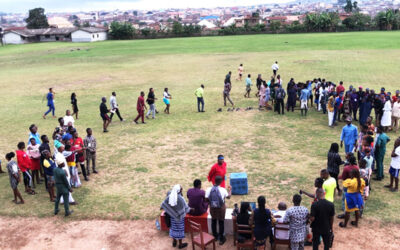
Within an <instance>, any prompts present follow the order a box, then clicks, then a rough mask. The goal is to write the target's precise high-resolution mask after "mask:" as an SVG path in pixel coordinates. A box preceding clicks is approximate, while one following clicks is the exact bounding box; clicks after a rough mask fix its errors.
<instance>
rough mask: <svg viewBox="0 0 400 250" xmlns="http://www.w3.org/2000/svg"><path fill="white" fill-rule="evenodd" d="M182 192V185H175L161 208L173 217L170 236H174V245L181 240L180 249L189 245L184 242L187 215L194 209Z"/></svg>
mask: <svg viewBox="0 0 400 250" xmlns="http://www.w3.org/2000/svg"><path fill="white" fill-rule="evenodd" d="M182 192H183V190H182V186H181V185H179V184H177V185H175V186H174V187H173V188H172V190H171V191H169V192H168V194H167V198H165V200H164V201H163V203H162V204H161V208H162V209H163V210H164V211H165V213H167V214H168V215H169V216H170V218H171V227H170V229H169V237H171V238H172V246H173V247H176V246H177V245H178V242H179V245H178V248H179V249H183V248H186V247H187V245H188V243H182V240H183V239H184V238H185V216H186V214H187V213H189V212H190V211H191V210H192V209H191V208H190V207H189V206H188V205H187V203H186V201H185V199H184V198H183V196H182Z"/></svg>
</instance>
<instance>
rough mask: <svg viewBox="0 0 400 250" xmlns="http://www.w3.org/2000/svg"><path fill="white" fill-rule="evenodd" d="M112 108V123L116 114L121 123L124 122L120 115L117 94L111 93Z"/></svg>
mask: <svg viewBox="0 0 400 250" xmlns="http://www.w3.org/2000/svg"><path fill="white" fill-rule="evenodd" d="M110 107H111V115H110V121H112V118H113V116H114V113H116V114H117V115H118V118H119V120H120V121H121V122H122V121H124V119H123V118H122V117H121V114H120V113H119V108H118V103H117V94H116V93H115V92H112V93H111V96H110Z"/></svg>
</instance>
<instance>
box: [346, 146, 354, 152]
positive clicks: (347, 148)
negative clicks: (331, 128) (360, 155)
mask: <svg viewBox="0 0 400 250" xmlns="http://www.w3.org/2000/svg"><path fill="white" fill-rule="evenodd" d="M353 148H354V144H344V151H345V152H346V153H350V152H352V151H353Z"/></svg>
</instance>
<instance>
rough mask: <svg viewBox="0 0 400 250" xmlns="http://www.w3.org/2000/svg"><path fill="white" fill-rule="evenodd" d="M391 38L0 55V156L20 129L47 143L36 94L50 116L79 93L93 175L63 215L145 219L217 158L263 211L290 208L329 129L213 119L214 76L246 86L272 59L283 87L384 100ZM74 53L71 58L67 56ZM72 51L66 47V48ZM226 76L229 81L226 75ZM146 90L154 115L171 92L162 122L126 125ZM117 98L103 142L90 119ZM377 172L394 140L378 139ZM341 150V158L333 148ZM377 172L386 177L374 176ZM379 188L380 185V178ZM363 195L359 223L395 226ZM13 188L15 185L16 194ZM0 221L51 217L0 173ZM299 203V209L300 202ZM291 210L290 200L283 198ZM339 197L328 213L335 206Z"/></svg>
mask: <svg viewBox="0 0 400 250" xmlns="http://www.w3.org/2000/svg"><path fill="white" fill-rule="evenodd" d="M399 40H400V32H363V33H337V34H334V33H331V34H299V35H297V34H290V35H254V36H232V37H204V38H182V39H165V40H140V41H106V42H99V43H92V44H87V43H85V44H73V43H42V44H29V45H22V46H6V47H1V48H0V88H1V91H0V99H1V100H3V102H2V105H1V106H0V117H1V120H0V132H1V137H0V157H1V158H0V159H1V160H2V161H3V168H4V167H5V165H6V163H5V159H4V155H5V153H7V152H9V151H13V150H15V149H16V145H17V143H18V142H19V141H27V138H28V133H29V131H28V127H29V125H30V124H32V123H35V124H37V125H38V127H39V133H40V134H47V135H50V134H51V133H52V131H53V129H54V127H56V125H57V121H56V119H52V118H48V119H46V120H43V119H42V118H41V116H42V114H43V112H44V111H45V110H46V103H45V102H44V101H43V97H44V95H45V94H46V93H47V89H48V88H49V87H53V88H54V90H55V91H56V93H57V94H56V103H55V105H56V113H57V116H63V115H64V112H65V110H66V109H68V108H70V104H69V97H70V94H71V93H72V92H75V93H76V94H77V96H78V103H79V108H80V119H79V120H78V121H77V122H76V126H77V128H78V131H79V132H80V135H81V136H82V137H83V136H84V129H86V128H87V127H91V128H93V129H94V135H95V136H96V138H97V141H98V154H99V155H98V168H99V171H100V174H98V175H97V176H95V177H93V176H91V177H92V179H91V180H90V182H89V183H84V184H83V186H82V187H81V188H79V189H76V190H75V191H74V197H75V199H76V200H77V201H78V202H79V203H80V204H79V205H78V206H77V207H75V208H74V210H75V214H74V216H73V217H74V218H79V219H82V218H109V219H128V218H134V219H136V218H144V219H150V218H154V217H156V215H157V214H158V213H159V205H160V203H161V201H162V200H163V198H164V196H165V193H166V192H167V190H168V189H169V188H170V187H172V186H173V185H174V184H176V183H180V184H182V186H183V187H184V190H185V191H186V190H187V189H188V188H189V187H191V183H192V181H193V179H195V178H200V179H202V180H203V181H204V184H203V186H205V187H208V186H210V184H209V183H206V182H205V181H206V176H207V173H208V170H209V168H210V167H211V165H212V164H213V163H214V162H215V161H216V156H217V155H218V154H220V153H222V154H224V155H225V156H226V161H227V163H228V172H237V171H246V172H247V173H248V176H249V188H250V193H249V195H248V196H245V197H242V196H235V197H233V198H232V199H231V200H230V201H229V202H228V205H229V206H233V204H234V203H236V202H239V201H241V200H247V201H251V200H255V199H256V197H257V196H258V195H261V194H262V195H265V196H266V197H267V204H268V206H269V207H274V208H275V207H276V206H277V203H278V202H279V201H281V200H284V201H287V202H289V201H290V200H291V196H292V195H293V194H294V193H295V192H297V191H298V190H299V189H305V190H310V191H311V190H312V188H313V180H314V178H315V177H316V176H317V175H318V174H319V170H320V169H322V168H324V167H326V153H327V150H328V149H329V145H330V143H332V142H334V141H336V142H338V141H339V136H340V126H339V127H338V128H335V129H330V128H328V126H327V117H326V116H324V115H322V114H320V113H317V112H314V111H312V112H310V115H309V116H308V117H307V118H306V119H304V118H301V117H300V114H299V111H297V112H295V113H289V114H287V115H285V116H277V115H276V114H274V113H273V112H268V113H267V112H259V111H247V112H245V111H242V112H234V113H228V112H223V113H217V112H216V110H217V109H218V108H219V107H222V90H223V79H224V77H225V74H226V73H227V72H228V71H229V70H231V71H233V72H234V73H235V72H236V68H237V66H238V65H239V64H240V63H243V64H244V67H245V71H246V74H247V73H251V74H252V75H253V79H255V77H256V75H257V74H258V73H261V74H263V77H264V78H268V77H269V75H270V66H271V64H272V63H273V62H274V61H275V60H278V61H279V64H280V67H281V70H280V72H279V73H280V74H281V76H282V78H283V80H284V82H285V84H284V85H285V86H286V82H287V81H288V80H289V79H290V78H291V77H294V78H295V79H296V80H297V81H305V80H307V79H311V78H314V77H323V78H326V79H329V80H332V81H334V82H338V81H340V80H343V81H344V82H345V85H346V87H348V86H349V85H350V84H352V85H354V86H358V85H362V86H364V88H365V87H370V88H374V89H379V88H380V87H381V86H385V87H386V89H387V90H389V91H392V92H394V90H395V89H396V88H397V89H398V88H399V83H398V79H400V71H399V70H398V69H399V66H400V43H399V42H398V41H399ZM77 48H79V49H80V50H77ZM71 50H73V51H71ZM233 78H235V77H233ZM200 84H204V85H205V86H206V87H205V102H206V111H207V112H206V113H202V114H198V113H196V103H195V98H194V95H193V93H194V90H195V89H196V88H197V87H198V86H199V85H200ZM149 87H154V88H155V89H156V96H157V97H159V98H160V100H159V101H158V102H157V107H158V109H159V110H162V109H163V108H164V105H163V103H162V101H161V97H162V90H163V89H164V87H168V88H169V90H170V93H171V94H172V96H173V100H172V105H171V112H172V113H171V115H169V116H168V115H164V114H159V115H158V116H157V119H156V120H154V121H153V120H149V121H148V124H147V125H144V126H142V125H140V126H139V125H134V124H132V123H131V122H130V121H131V120H132V118H133V117H134V116H136V111H135V105H136V100H137V97H138V94H139V92H140V91H141V90H143V91H146V92H147V91H148V88H149ZM112 91H116V92H117V96H118V101H119V104H120V110H121V112H122V115H123V116H124V117H125V118H126V119H128V120H129V122H124V123H120V122H119V121H117V120H115V122H114V123H112V124H111V126H110V128H109V130H110V133H108V134H103V133H102V132H101V131H102V127H101V125H102V123H101V120H100V117H99V111H98V110H99V108H98V107H99V104H100V98H101V97H102V96H107V99H108V97H109V96H110V94H111V92H112ZM243 92H244V82H236V81H233V90H232V98H233V101H234V102H235V103H236V106H238V107H247V106H254V107H255V106H257V104H258V102H257V99H256V98H255V97H254V92H253V93H252V95H253V97H252V98H251V99H244V98H243V94H244V93H243ZM389 136H390V137H391V138H392V142H391V143H390V144H389V145H388V150H387V151H388V153H387V156H386V160H385V163H386V164H385V167H386V168H387V167H388V164H389V161H390V159H389V158H390V157H389V152H390V151H391V148H392V147H393V141H394V139H395V137H397V136H398V135H395V134H393V133H389ZM342 153H343V152H342ZM386 171H387V170H386V169H385V172H386ZM385 182H387V179H385ZM372 185H373V192H372V193H371V197H370V200H368V203H367V209H366V213H365V216H366V217H368V218H371V219H376V220H379V221H383V222H389V221H391V222H394V223H400V219H399V217H398V215H397V211H399V209H400V196H399V194H393V193H389V192H387V191H385V190H384V189H383V183H376V182H375V183H372ZM22 189H23V185H20V190H22ZM0 190H1V192H0V200H1V202H0V215H7V216H8V215H9V216H15V215H21V216H39V217H44V216H51V215H52V213H51V212H52V209H53V207H52V206H53V204H52V203H50V202H49V201H48V195H47V193H46V192H45V190H44V187H43V186H39V188H37V191H38V195H36V196H28V195H24V198H25V199H26V204H25V205H23V206H15V205H14V204H13V203H12V202H11V199H12V191H11V189H10V187H9V182H8V175H6V174H3V175H1V176H0ZM305 199H306V200H305V201H304V204H306V205H307V206H309V204H310V200H307V198H305ZM289 204H290V202H289ZM339 204H340V199H339V198H337V201H336V205H337V207H339Z"/></svg>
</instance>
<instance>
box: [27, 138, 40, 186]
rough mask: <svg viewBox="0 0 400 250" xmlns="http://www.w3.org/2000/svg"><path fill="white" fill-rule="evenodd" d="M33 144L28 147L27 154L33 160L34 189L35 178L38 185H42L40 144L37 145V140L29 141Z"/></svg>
mask: <svg viewBox="0 0 400 250" xmlns="http://www.w3.org/2000/svg"><path fill="white" fill-rule="evenodd" d="M29 142H30V143H31V144H29V145H28V147H27V148H26V153H27V154H28V156H29V158H30V159H31V163H32V182H33V187H35V178H36V183H37V184H40V179H39V170H40V152H39V146H40V145H39V144H36V140H35V138H31V139H29Z"/></svg>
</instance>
